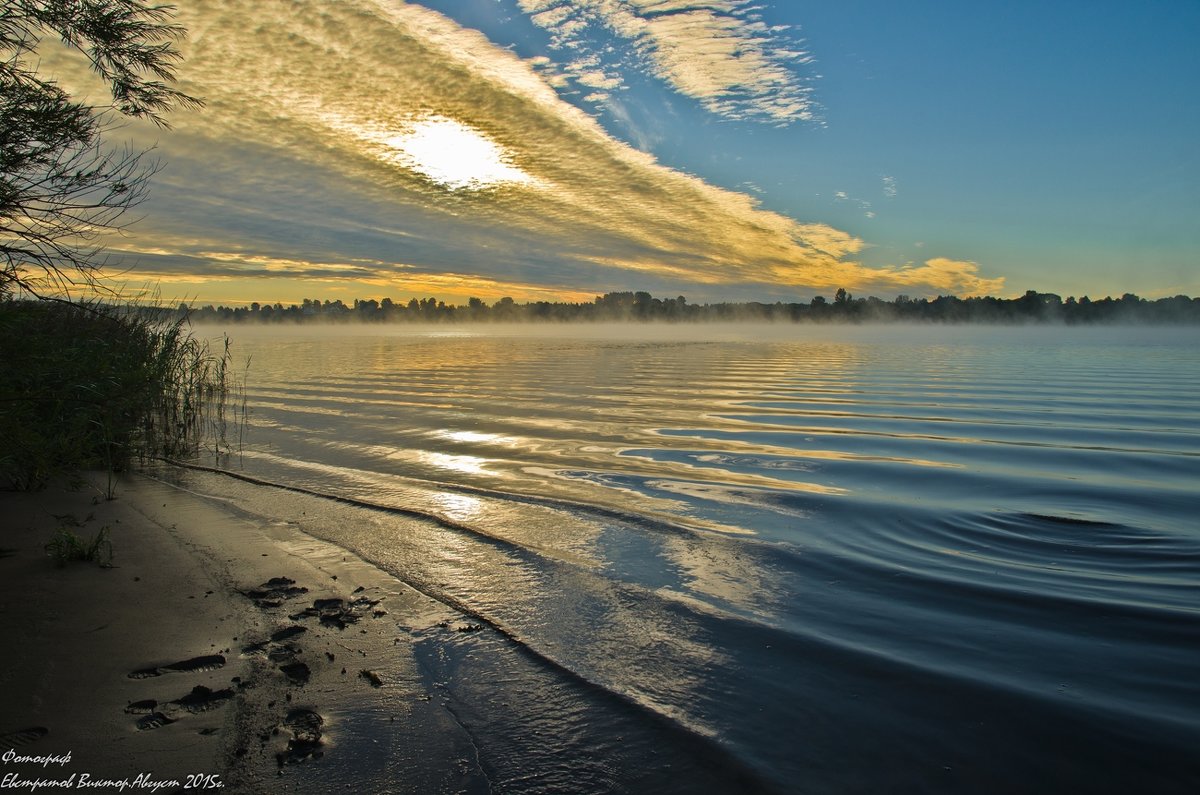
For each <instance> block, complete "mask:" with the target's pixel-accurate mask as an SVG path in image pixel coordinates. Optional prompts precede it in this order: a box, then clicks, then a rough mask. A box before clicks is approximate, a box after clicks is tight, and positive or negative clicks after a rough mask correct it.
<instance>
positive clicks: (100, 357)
mask: <svg viewBox="0 0 1200 795" xmlns="http://www.w3.org/2000/svg"><path fill="white" fill-rule="evenodd" d="M231 363H232V356H231V353H230V346H229V340H228V338H226V339H225V344H224V349H223V350H222V351H220V352H214V351H212V350H211V348H210V346H209V344H208V343H207V342H206V341H205V340H202V339H198V338H196V337H194V336H193V335H192V334H191V333H190V331H189V330H188V326H187V320H186V318H179V317H177V316H176V315H174V313H171V314H168V313H165V312H160V311H157V310H155V309H153V308H149V307H143V306H138V305H134V304H125V305H112V304H104V303H66V302H57V301H4V302H0V487H2V488H9V489H21V490H34V489H39V488H41V487H43V486H44V485H46V483H47V482H49V481H50V480H51V479H52V478H55V477H58V476H69V475H71V474H73V473H76V472H79V471H82V470H87V469H102V470H105V471H107V472H109V473H110V475H111V474H112V473H117V472H121V471H124V470H127V469H129V468H130V467H131V466H132V465H133V464H134V462H137V461H145V460H146V459H149V458H155V457H170V458H184V457H190V456H193V455H195V454H196V453H197V452H198V451H199V450H200V449H201V447H202V446H204V445H209V446H211V447H212V448H213V449H214V450H215V451H217V452H218V453H219V452H221V451H222V450H223V449H224V450H227V449H228V447H229V445H228V442H227V434H228V422H227V418H226V403H227V402H228V401H229V399H230V397H231V392H232V391H233V390H232V387H231V376H232V371H231ZM109 483H110V487H109V492H110V493H109V495H108V496H109V497H111V496H112V494H111V490H112V483H113V479H112V477H110V480H109Z"/></svg>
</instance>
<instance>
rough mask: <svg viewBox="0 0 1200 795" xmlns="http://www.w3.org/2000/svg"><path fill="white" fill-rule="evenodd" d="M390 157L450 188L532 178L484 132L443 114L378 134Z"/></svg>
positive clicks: (477, 187) (527, 182)
mask: <svg viewBox="0 0 1200 795" xmlns="http://www.w3.org/2000/svg"><path fill="white" fill-rule="evenodd" d="M379 143H381V144H383V145H384V146H385V147H387V148H388V149H389V150H390V151H389V152H388V153H387V156H388V158H389V159H390V160H392V161H393V162H395V163H397V164H398V165H400V166H403V167H404V168H407V169H409V170H411V171H415V172H417V173H418V174H421V175H423V176H425V177H427V178H429V179H430V180H433V181H434V182H436V183H438V184H439V185H442V186H444V187H446V188H449V189H450V190H480V189H483V188H490V187H493V186H496V185H502V184H506V183H507V184H518V185H531V184H533V183H534V182H536V180H534V178H533V177H531V176H530V175H528V174H526V173H525V172H524V171H522V170H521V169H519V168H517V167H516V166H515V165H513V164H512V162H511V161H512V156H511V155H510V154H509V153H508V152H507V151H506V150H505V149H504V147H502V146H501V145H500V144H498V143H496V142H495V141H493V140H492V139H491V138H489V137H488V136H487V135H485V134H484V133H482V132H480V131H479V130H476V129H475V128H473V127H470V126H468V125H466V124H463V123H462V122H459V121H455V120H454V119H451V118H447V117H446V116H427V117H425V118H423V119H421V120H420V121H416V122H412V123H411V124H409V125H408V127H407V129H405V130H403V131H402V132H399V133H397V134H393V135H390V136H386V137H382V136H381V140H380V141H379Z"/></svg>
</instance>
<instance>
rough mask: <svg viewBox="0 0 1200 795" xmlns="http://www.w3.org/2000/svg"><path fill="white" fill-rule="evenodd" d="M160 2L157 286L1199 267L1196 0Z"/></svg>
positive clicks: (224, 293) (1170, 281)
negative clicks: (163, 97) (169, 44)
mask: <svg viewBox="0 0 1200 795" xmlns="http://www.w3.org/2000/svg"><path fill="white" fill-rule="evenodd" d="M179 13H180V21H181V22H182V23H183V24H184V25H185V26H187V27H188V29H189V31H190V37H189V41H188V42H187V43H186V44H185V46H184V54H185V57H186V65H185V67H184V69H183V71H182V75H181V76H182V79H183V83H184V87H185V88H187V89H188V90H190V91H193V92H194V93H198V94H200V95H203V96H204V97H205V98H206V99H207V100H208V107H207V108H206V109H205V110H204V111H202V112H200V113H197V114H184V113H179V114H176V115H175V116H174V117H173V119H172V121H173V123H174V124H175V127H176V129H175V130H174V131H173V132H170V133H167V134H162V133H160V132H154V131H149V130H146V129H143V128H140V127H137V126H136V125H135V126H134V127H132V128H131V129H130V133H131V135H132V136H133V137H134V138H135V139H136V140H138V141H139V142H149V141H151V140H153V141H155V142H156V143H157V146H158V155H159V156H160V158H161V159H162V160H163V163H164V165H165V166H166V168H165V169H164V171H163V172H162V173H161V174H160V175H158V177H156V180H155V183H154V192H153V198H152V201H151V203H150V204H149V205H148V206H147V207H146V208H145V213H144V215H145V217H144V218H143V220H142V221H141V222H140V223H139V224H138V225H137V226H135V227H133V229H131V231H130V233H129V235H128V236H126V237H124V238H121V239H119V240H116V241H114V243H113V246H112V248H113V249H114V251H115V252H116V254H117V257H118V259H120V261H122V262H125V263H127V264H128V265H129V266H130V267H131V268H132V270H131V273H130V278H131V279H132V278H145V279H149V280H154V281H158V282H159V283H160V284H161V287H160V290H161V291H162V292H163V293H164V294H168V295H188V296H191V297H193V298H195V299H197V300H200V301H208V300H212V301H225V302H232V301H247V302H248V301H251V300H257V301H271V302H274V301H277V300H278V301H284V302H291V301H296V300H299V299H300V298H301V297H314V298H316V297H320V298H334V297H341V298H350V297H383V296H392V297H394V298H407V297H410V296H414V295H415V296H418V297H424V296H429V295H433V296H435V297H438V298H442V299H444V300H447V301H454V302H462V301H465V298H466V296H467V295H478V296H480V297H482V298H484V299H485V300H495V299H496V298H498V297H499V296H501V295H512V296H513V297H515V298H517V299H518V300H536V299H539V298H548V299H570V300H586V299H587V298H588V297H590V296H592V295H596V294H599V293H602V292H606V291H609V290H621V289H646V290H650V291H651V292H654V293H655V294H659V295H665V294H671V295H676V294H683V295H686V296H688V298H689V299H691V300H694V301H698V302H699V301H707V300H724V299H729V298H733V299H738V300H776V299H779V300H796V299H802V300H804V299H807V298H809V297H811V296H813V295H817V294H825V295H829V294H831V293H832V292H833V290H835V289H836V288H837V287H838V286H845V287H846V288H847V289H849V290H851V292H853V293H855V294H859V295H866V294H874V295H878V296H880V297H884V298H890V297H893V296H895V295H896V294H898V293H907V294H910V295H913V296H918V295H937V294H942V293H955V294H959V295H968V294H981V293H988V294H997V295H1013V294H1020V293H1023V292H1024V291H1025V290H1027V289H1036V290H1042V291H1052V292H1058V293H1060V294H1062V295H1064V296H1066V295H1083V294H1090V295H1092V296H1093V297H1096V296H1100V295H1106V294H1114V295H1119V294H1121V293H1123V292H1126V291H1133V292H1138V293H1139V294H1141V295H1143V296H1148V297H1155V296H1161V295H1173V294H1176V293H1187V294H1189V295H1196V294H1200V232H1198V230H1200V223H1197V220H1196V216H1197V210H1200V199H1198V198H1197V186H1198V185H1200V154H1197V149H1196V143H1195V142H1196V141H1200V55H1198V53H1200V47H1196V46H1195V44H1194V38H1195V36H1196V34H1197V33H1198V32H1200V3H1196V2H1194V0H1186V1H1185V0H1179V1H1177V2H1141V3H1116V2H1088V3H1084V2H1057V3H1034V2H1006V3H995V4H980V3H959V2H928V1H927V2H910V3H904V4H896V3H890V2H873V1H867V0H843V1H841V2H837V3H790V2H789V3H782V2H774V3H769V2H768V3H763V2H755V3H747V2H739V1H738V0H712V1H711V2H688V1H687V0H573V1H572V2H563V0H457V1H452V0H442V1H440V2H432V1H431V2H426V3H422V4H417V3H403V2H398V1H394V0H344V1H343V2H339V3H305V2H293V1H292V0H263V1H262V2H252V1H251V0H192V2H188V3H184V4H182V6H181V8H180V12H179ZM64 68H65V67H64Z"/></svg>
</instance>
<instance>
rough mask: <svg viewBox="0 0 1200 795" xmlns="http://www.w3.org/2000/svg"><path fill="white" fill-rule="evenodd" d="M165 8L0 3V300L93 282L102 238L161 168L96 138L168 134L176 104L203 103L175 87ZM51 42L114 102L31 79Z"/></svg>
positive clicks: (110, 0)
mask: <svg viewBox="0 0 1200 795" xmlns="http://www.w3.org/2000/svg"><path fill="white" fill-rule="evenodd" d="M173 14H174V8H173V7H171V6H147V5H145V4H144V3H142V2H139V1H138V0H40V1H39V0H5V2H4V4H3V6H0V297H4V296H6V295H10V294H12V293H13V292H15V291H18V290H25V291H26V292H29V293H31V294H33V295H37V296H41V295H42V293H43V292H44V291H48V290H50V291H58V292H66V293H68V294H69V292H70V289H71V288H73V287H77V286H82V285H93V286H94V285H96V279H97V277H98V275H99V271H100V269H101V267H102V265H103V262H102V260H101V258H100V253H101V248H100V246H99V245H98V243H97V241H99V240H100V239H101V237H102V236H103V235H104V234H105V233H107V232H110V231H113V230H117V229H121V228H123V216H124V215H125V213H126V212H127V211H128V210H129V209H130V208H131V207H134V206H136V205H137V204H138V203H139V202H141V201H142V199H143V198H145V195H146V188H147V180H148V179H149V177H150V176H151V175H152V174H153V173H154V171H156V170H157V167H156V165H155V164H153V163H145V162H143V153H141V152H136V151H133V150H131V149H129V148H124V149H109V148H106V147H104V145H103V143H102V141H101V138H102V136H103V134H104V133H105V132H107V131H109V130H110V129H111V127H112V125H113V120H114V118H115V117H117V116H126V117H134V118H146V119H149V120H151V121H153V122H154V123H155V124H157V125H159V126H161V127H166V126H167V124H166V122H165V120H164V118H163V115H164V114H165V113H166V112H167V111H168V110H169V109H171V108H172V107H199V106H200V105H201V104H202V103H201V101H200V100H198V99H196V98H194V97H190V96H188V95H186V94H184V93H182V92H181V91H178V90H177V89H175V88H173V87H172V85H171V84H172V83H173V82H174V79H175V68H176V66H177V65H178V63H179V60H180V55H179V53H178V51H177V50H176V49H175V47H174V45H175V42H176V41H178V40H179V38H181V37H182V36H183V35H184V30H183V28H182V27H180V26H178V25H175V24H173V23H172V22H171V20H172V19H173ZM47 35H55V36H57V37H58V38H60V39H61V40H62V42H63V43H64V44H66V45H67V46H69V47H71V48H73V49H75V50H78V51H79V52H81V53H83V54H84V55H85V56H86V57H87V59H88V61H89V63H90V64H91V68H92V70H93V71H94V72H95V73H96V74H98V75H99V76H100V77H101V78H102V79H103V80H104V81H105V83H106V84H107V85H108V87H109V93H110V102H109V103H108V104H107V105H101V106H92V105H86V104H84V103H82V102H76V101H74V100H72V98H71V97H70V96H69V95H68V94H67V92H66V91H64V90H63V89H62V88H60V87H59V86H58V85H57V84H56V83H55V82H53V81H51V80H48V79H45V78H43V77H41V76H39V74H38V69H39V63H38V61H37V51H38V46H39V45H40V44H41V42H42V39H43V37H45V36H47Z"/></svg>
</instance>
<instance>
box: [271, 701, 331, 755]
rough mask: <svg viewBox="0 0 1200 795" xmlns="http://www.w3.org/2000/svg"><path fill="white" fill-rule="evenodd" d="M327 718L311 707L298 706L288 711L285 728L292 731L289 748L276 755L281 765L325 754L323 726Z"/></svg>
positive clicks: (284, 723)
mask: <svg viewBox="0 0 1200 795" xmlns="http://www.w3.org/2000/svg"><path fill="white" fill-rule="evenodd" d="M324 725H325V719H324V718H323V717H321V714H320V713H318V712H314V711H312V710H311V709H303V708H297V709H293V710H291V711H289V712H288V714H287V717H286V718H284V721H283V728H286V729H288V730H290V731H291V732H292V738H291V739H290V740H288V744H287V749H286V750H284V751H281V752H279V753H278V754H276V755H275V761H276V762H277V763H278V764H279V766H280V767H283V766H284V765H294V764H297V763H299V762H303V761H304V760H306V759H309V758H311V759H320V758H321V757H322V756H324V755H325V743H324V742H322V740H321V737H322V736H323V733H322V731H321V727H322V726H324Z"/></svg>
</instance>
